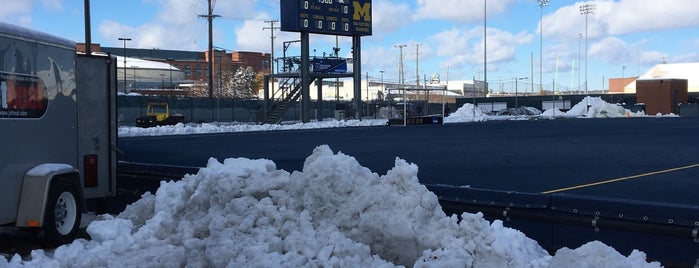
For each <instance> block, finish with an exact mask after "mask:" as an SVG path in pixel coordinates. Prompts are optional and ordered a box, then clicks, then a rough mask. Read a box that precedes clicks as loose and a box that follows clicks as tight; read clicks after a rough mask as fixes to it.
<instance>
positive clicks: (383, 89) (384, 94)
mask: <svg viewBox="0 0 699 268" xmlns="http://www.w3.org/2000/svg"><path fill="white" fill-rule="evenodd" d="M384 72H385V71H384V70H381V71H379V73H381V93H383V97H384V99H385V98H386V86H384V84H383V73H384Z"/></svg>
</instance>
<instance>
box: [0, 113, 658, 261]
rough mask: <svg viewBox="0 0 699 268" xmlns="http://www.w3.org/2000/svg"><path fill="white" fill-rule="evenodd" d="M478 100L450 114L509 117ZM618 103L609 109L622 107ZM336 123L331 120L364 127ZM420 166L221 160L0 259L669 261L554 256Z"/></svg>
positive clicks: (324, 149)
mask: <svg viewBox="0 0 699 268" xmlns="http://www.w3.org/2000/svg"><path fill="white" fill-rule="evenodd" d="M467 106H468V105H465V106H464V107H461V108H460V109H458V110H457V111H456V112H454V113H453V114H452V115H451V116H449V117H448V118H449V121H450V122H473V121H483V120H507V119H505V118H504V117H499V118H490V117H489V116H487V115H485V114H482V113H479V112H478V110H473V108H474V107H473V105H470V107H467ZM469 109H470V110H469ZM574 109H575V108H574ZM574 109H571V111H573V110H574ZM614 109H616V108H614ZM585 110H587V109H585ZM592 110H595V111H596V112H595V113H594V115H597V114H601V113H602V110H603V109H601V108H599V107H598V106H597V105H594V106H593V108H592V109H590V111H592ZM611 110H612V109H604V111H606V112H604V113H605V114H606V115H611V114H616V113H614V111H611ZM615 111H616V110H615ZM618 111H619V112H620V113H619V114H621V115H623V116H627V113H626V112H625V111H621V110H618ZM569 113H570V111H569ZM586 113H587V114H586V115H588V116H589V115H590V112H587V111H586ZM468 114H470V115H471V116H470V117H469V116H468ZM474 114H476V116H475V117H474V116H473V115H474ZM544 114H546V112H544ZM544 116H545V115H544ZM571 116H572V114H571ZM628 116H631V115H630V114H628ZM634 116H641V115H637V114H635V115H634ZM459 118H460V119H459ZM482 118H484V119H482ZM510 119H515V118H514V117H513V118H510ZM468 120H470V121H468ZM362 121H370V120H362ZM376 121H377V122H376V124H380V122H381V121H380V120H376ZM333 123H335V124H336V125H334V126H330V127H341V126H356V125H354V124H355V123H354V122H352V123H349V122H345V123H343V124H344V125H338V124H339V123H338V122H337V121H335V122H333ZM383 123H385V120H384V121H383ZM317 124H318V126H321V127H322V126H325V123H324V122H318V123H317ZM372 124H373V123H372ZM369 125H371V124H369ZM214 126H216V125H214V124H208V125H206V124H202V125H201V126H199V127H198V128H199V129H201V130H191V129H190V130H187V129H188V128H197V127H196V126H186V125H178V126H173V127H161V128H154V129H147V130H144V132H142V133H141V132H139V131H136V130H134V129H131V128H122V129H120V132H119V135H120V136H134V135H171V134H188V133H204V130H203V129H216V127H214ZM280 127H283V126H280ZM300 127H309V125H308V124H301V126H300ZM252 128H253V126H248V127H245V128H244V130H242V131H250V129H252ZM268 128H271V127H268ZM234 129H235V128H233V127H230V128H229V129H227V130H226V131H236V130H234ZM156 130H157V131H156ZM260 130H262V129H257V130H255V131H260ZM265 130H269V129H265ZM159 131H162V133H161V132H159ZM175 132H176V133H175ZM217 132H223V131H217ZM158 133H160V134H158ZM417 176H418V166H417V165H416V164H413V163H407V162H406V161H404V160H401V159H396V161H395V164H394V167H393V168H392V169H391V170H389V171H388V172H387V173H386V174H377V173H374V172H372V171H371V170H369V169H367V168H365V167H362V166H361V165H360V164H359V163H358V161H357V160H356V159H355V158H353V157H352V156H348V155H344V154H342V153H336V152H333V151H332V149H331V148H329V147H328V146H325V145H320V146H318V147H317V148H316V149H315V150H314V151H313V153H312V154H311V155H310V156H308V158H307V159H306V161H305V163H304V167H303V169H302V170H301V171H293V172H291V173H290V172H288V171H285V170H279V169H277V168H276V165H275V163H274V162H272V161H270V160H265V159H257V160H253V159H245V158H235V159H225V160H217V159H210V160H209V163H208V165H207V167H205V168H202V169H200V170H199V172H198V173H197V174H191V175H187V176H185V177H184V178H183V179H182V180H180V181H176V182H161V185H160V188H159V189H158V190H157V192H156V193H153V194H150V193H148V194H145V195H143V196H142V198H141V199H140V200H138V201H136V202H135V203H133V204H132V205H130V206H129V207H127V209H126V210H125V211H123V212H122V213H120V214H119V215H116V216H113V215H100V216H98V217H97V219H96V220H94V221H93V222H92V223H90V224H89V225H88V227H87V232H88V233H89V234H90V236H91V237H92V240H84V239H78V240H76V241H74V242H73V243H71V244H68V245H64V246H61V247H59V248H57V249H55V250H52V251H44V250H35V251H33V252H32V253H31V256H30V257H29V258H26V259H22V258H21V257H20V256H19V255H15V256H13V257H11V258H10V259H9V260H6V259H4V258H0V268H4V267H21V266H31V267H183V266H187V267H395V266H408V267H411V266H412V267H660V266H661V265H660V263H657V262H653V263H648V262H647V261H646V255H645V254H644V253H643V252H640V251H633V252H632V253H630V255H628V256H624V255H622V254H620V253H618V252H617V251H616V250H614V249H613V248H611V247H609V246H606V245H604V244H603V243H601V242H598V241H591V242H589V243H587V244H585V245H582V246H581V247H579V248H576V249H568V248H563V249H560V250H558V251H557V252H556V253H555V254H554V255H553V256H551V255H549V254H548V253H547V252H546V251H545V250H544V249H543V248H542V247H541V246H540V245H538V244H537V242H536V241H534V240H532V239H530V238H527V237H526V236H525V235H524V234H523V233H521V232H519V231H517V230H514V229H510V228H507V227H503V223H502V222H501V221H497V220H496V221H493V222H489V221H487V220H485V219H484V218H483V216H482V214H480V213H478V214H467V213H465V214H463V215H461V216H462V218H463V220H462V221H457V217H456V216H455V215H445V214H444V212H443V211H442V209H441V208H440V206H439V203H438V200H437V197H436V196H435V195H434V194H433V193H431V192H430V191H428V190H427V189H426V188H425V187H424V186H423V185H421V184H420V183H419V180H418V177H417Z"/></svg>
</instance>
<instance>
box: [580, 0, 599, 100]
mask: <svg viewBox="0 0 699 268" xmlns="http://www.w3.org/2000/svg"><path fill="white" fill-rule="evenodd" d="M595 8H596V5H595V4H594V3H585V4H583V5H581V6H580V14H581V15H585V95H587V88H588V86H587V54H588V51H587V37H588V33H587V17H588V16H587V15H589V14H594V13H595ZM588 106H589V104H588Z"/></svg>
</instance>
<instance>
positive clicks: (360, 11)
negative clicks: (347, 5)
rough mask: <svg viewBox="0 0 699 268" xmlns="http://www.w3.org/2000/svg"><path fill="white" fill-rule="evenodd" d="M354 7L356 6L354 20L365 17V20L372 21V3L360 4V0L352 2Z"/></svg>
mask: <svg viewBox="0 0 699 268" xmlns="http://www.w3.org/2000/svg"><path fill="white" fill-rule="evenodd" d="M352 7H354V16H353V19H354V20H361V19H362V18H364V21H371V3H364V5H360V4H359V1H354V2H352Z"/></svg>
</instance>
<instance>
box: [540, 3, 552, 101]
mask: <svg viewBox="0 0 699 268" xmlns="http://www.w3.org/2000/svg"><path fill="white" fill-rule="evenodd" d="M549 1H550V0H537V2H538V3H539V8H540V9H541V21H540V22H539V23H540V24H539V34H540V41H539V90H543V88H544V78H543V77H544V67H543V66H544V7H545V6H547V5H548V4H549Z"/></svg>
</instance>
